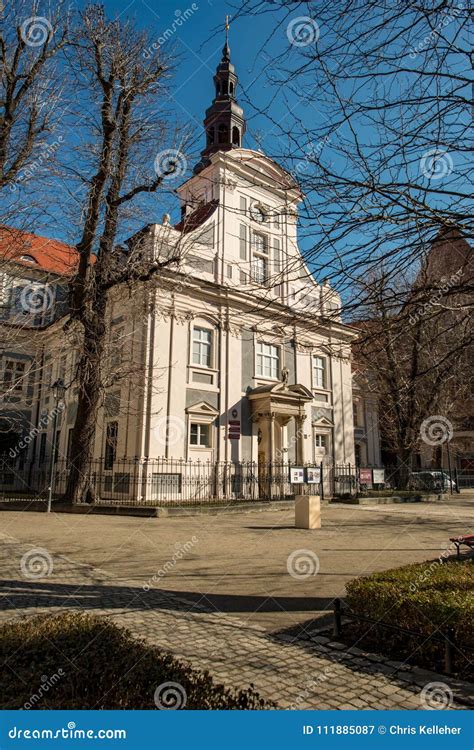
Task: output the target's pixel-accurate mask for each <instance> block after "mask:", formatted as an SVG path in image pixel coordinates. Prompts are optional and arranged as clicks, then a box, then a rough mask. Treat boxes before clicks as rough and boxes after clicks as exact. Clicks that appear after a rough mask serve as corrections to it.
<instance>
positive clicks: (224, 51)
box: [222, 16, 230, 60]
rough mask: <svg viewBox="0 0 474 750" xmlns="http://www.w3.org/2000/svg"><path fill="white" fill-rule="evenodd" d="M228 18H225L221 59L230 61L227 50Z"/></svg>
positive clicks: (228, 50)
mask: <svg viewBox="0 0 474 750" xmlns="http://www.w3.org/2000/svg"><path fill="white" fill-rule="evenodd" d="M229 18H230V16H226V17H225V26H224V28H225V45H224V48H223V50H222V57H223V59H224V60H230V49H229Z"/></svg>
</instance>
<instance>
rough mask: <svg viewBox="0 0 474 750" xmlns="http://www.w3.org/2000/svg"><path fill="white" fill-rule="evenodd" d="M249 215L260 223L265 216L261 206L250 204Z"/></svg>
mask: <svg viewBox="0 0 474 750" xmlns="http://www.w3.org/2000/svg"><path fill="white" fill-rule="evenodd" d="M250 216H251V217H252V219H253V220H254V221H258V222H259V223H260V224H262V223H263V222H264V221H265V219H266V218H267V217H266V215H265V211H264V210H263V208H262V207H261V206H252V207H251V209H250Z"/></svg>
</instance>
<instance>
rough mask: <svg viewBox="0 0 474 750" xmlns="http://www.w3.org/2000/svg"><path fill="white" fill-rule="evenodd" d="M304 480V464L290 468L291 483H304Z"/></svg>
mask: <svg viewBox="0 0 474 750" xmlns="http://www.w3.org/2000/svg"><path fill="white" fill-rule="evenodd" d="M303 482H304V469H303V467H302V466H292V467H291V469H290V483H291V484H303Z"/></svg>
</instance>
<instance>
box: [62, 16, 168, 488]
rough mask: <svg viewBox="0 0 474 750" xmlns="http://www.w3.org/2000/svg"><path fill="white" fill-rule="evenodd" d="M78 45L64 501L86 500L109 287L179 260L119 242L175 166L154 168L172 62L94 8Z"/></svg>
mask: <svg viewBox="0 0 474 750" xmlns="http://www.w3.org/2000/svg"><path fill="white" fill-rule="evenodd" d="M74 45H75V58H74V61H73V65H74V66H75V70H77V71H78V76H77V87H76V88H75V90H74V95H75V97H76V98H77V99H79V100H81V96H82V97H83V101H81V107H82V108H83V111H85V112H86V116H85V117H83V120H82V129H83V131H84V132H85V133H86V136H87V137H88V138H89V141H88V143H87V150H86V153H87V156H88V158H89V164H88V165H86V166H87V171H86V172H83V173H82V174H81V180H82V182H83V183H84V184H86V186H87V190H86V194H85V196H84V203H83V210H82V218H83V221H82V225H81V237H80V240H79V242H78V243H77V245H76V247H77V251H78V253H79V267H78V271H77V274H76V275H75V276H74V278H73V279H72V280H71V283H70V317H69V321H68V324H67V325H68V327H69V328H72V327H73V326H75V325H79V328H80V332H81V346H80V353H79V359H78V364H77V386H78V397H77V399H78V409H77V417H76V421H75V424H74V428H73V432H72V438H71V451H70V457H71V466H70V472H69V477H68V483H67V489H66V493H65V496H66V499H67V500H68V501H69V502H74V501H76V500H77V499H79V498H81V497H83V496H84V493H85V491H86V487H87V480H86V476H87V464H88V461H89V459H90V455H91V450H92V441H93V438H94V434H95V429H96V420H97V412H98V408H99V403H100V396H101V390H102V386H103V382H104V377H106V372H105V370H104V362H105V353H106V345H107V324H106V323H107V300H108V297H109V295H110V293H111V290H113V289H116V288H117V287H118V286H120V285H132V284H134V283H137V282H142V283H144V282H147V281H149V280H150V279H152V278H153V277H154V276H155V275H156V274H157V273H159V271H160V269H162V268H165V267H168V266H170V265H172V264H173V263H176V262H177V261H178V260H179V257H180V248H175V249H174V250H173V251H172V252H170V253H168V254H167V255H166V254H165V255H163V256H160V257H158V256H157V255H156V253H155V252H154V251H153V249H152V248H150V238H149V235H148V233H147V231H146V230H145V231H144V232H143V233H142V234H141V235H140V236H139V237H138V238H137V241H136V243H135V245H134V246H133V247H124V246H123V245H118V244H117V243H118V240H119V238H121V236H122V235H123V227H124V222H125V219H126V217H127V215H129V213H130V212H131V210H132V207H133V206H135V205H136V201H135V199H137V198H139V197H143V196H145V195H147V194H150V193H154V192H155V191H156V190H157V189H158V188H159V187H160V186H161V185H162V184H163V182H164V180H165V178H166V177H168V176H170V175H171V174H173V173H174V172H175V170H176V169H177V164H176V161H175V160H174V159H173V158H171V160H166V159H165V161H164V163H163V164H161V162H160V164H159V165H158V167H157V168H156V170H155V172H154V171H153V163H154V157H155V156H156V154H157V150H158V149H159V148H160V146H161V148H162V149H163V147H164V145H165V144H166V137H167V133H168V131H167V126H166V123H165V120H164V115H163V109H161V110H160V104H161V105H163V102H164V100H165V91H166V84H167V79H168V76H169V72H170V61H169V59H165V57H164V55H163V54H162V53H161V51H160V50H158V51H157V53H156V54H155V55H154V56H148V57H145V56H144V54H143V51H144V50H146V49H149V48H150V39H149V37H148V35H147V34H146V33H144V32H138V31H136V30H135V29H134V27H133V25H132V24H131V23H130V22H128V21H126V22H123V23H122V22H120V21H108V20H107V19H106V17H105V15H104V11H103V9H102V8H100V7H98V6H91V7H89V8H88V9H87V10H86V11H85V12H84V13H82V15H81V18H80V25H79V29H78V33H77V36H76V38H75V40H74ZM84 108H85V109H84ZM182 147H183V146H182V143H181V148H182ZM82 148H83V146H82ZM176 158H179V155H178V154H177V156H176ZM91 165H92V166H93V168H92V170H90V166H91ZM89 170H90V171H89ZM125 223H126V222H125Z"/></svg>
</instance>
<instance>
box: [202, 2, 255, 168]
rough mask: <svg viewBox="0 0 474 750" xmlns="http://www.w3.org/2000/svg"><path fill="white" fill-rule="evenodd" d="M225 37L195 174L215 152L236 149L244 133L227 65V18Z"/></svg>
mask: <svg viewBox="0 0 474 750" xmlns="http://www.w3.org/2000/svg"><path fill="white" fill-rule="evenodd" d="M225 33H226V36H225V45H224V47H223V50H222V59H221V61H220V63H219V65H218V66H217V70H216V73H215V75H214V86H215V96H214V100H213V102H212V104H211V106H210V107H209V108H208V109H207V110H206V117H205V119H204V129H205V133H206V147H205V148H204V149H203V151H201V160H200V161H199V163H198V164H197V165H196V167H195V168H194V172H195V173H197V172H200V171H201V169H204V167H205V166H206V164H208V162H209V156H210V155H211V154H214V153H215V152H216V151H229V150H230V149H232V148H240V147H241V146H242V138H243V136H244V133H245V120H244V113H243V110H242V107H240V106H239V105H238V104H237V99H236V97H235V93H236V89H237V83H238V78H237V75H236V73H235V68H234V66H233V65H232V63H231V61H230V49H229V16H227V17H226V23H225Z"/></svg>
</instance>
